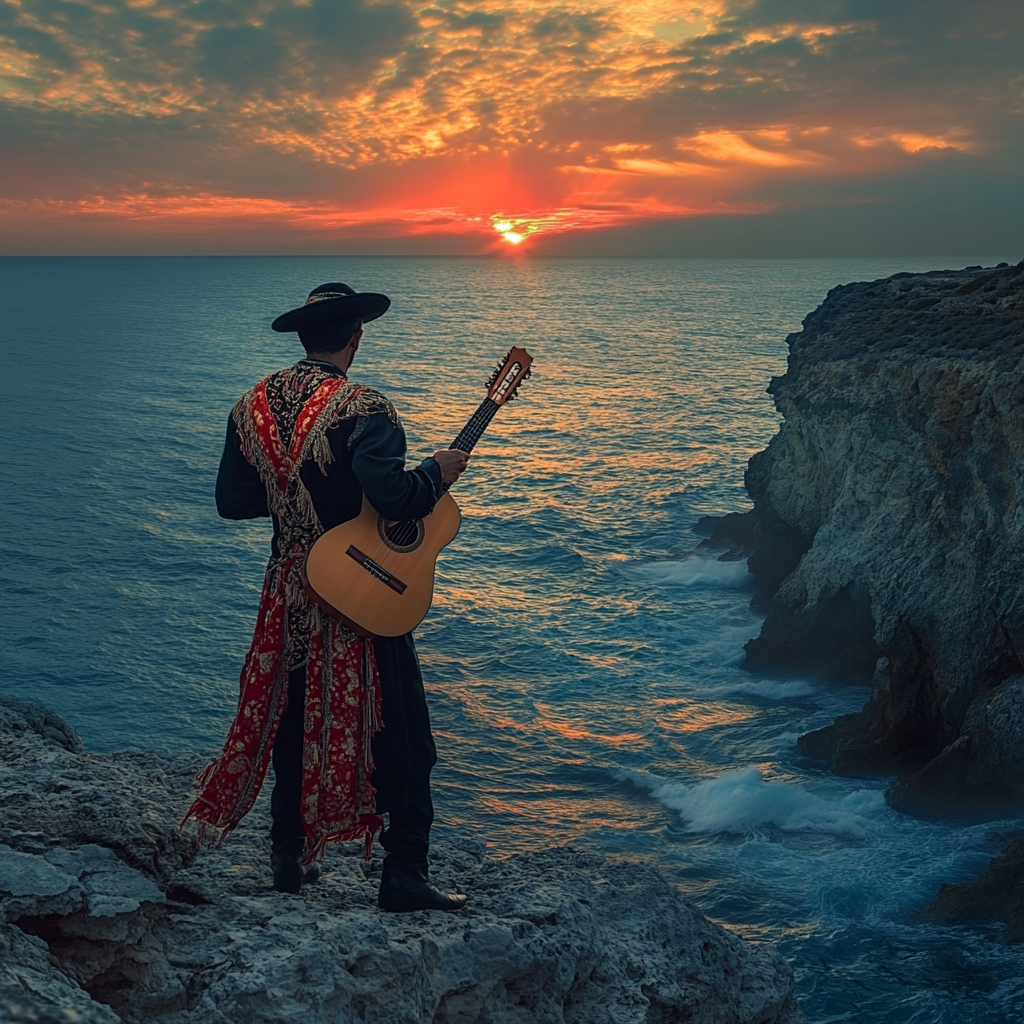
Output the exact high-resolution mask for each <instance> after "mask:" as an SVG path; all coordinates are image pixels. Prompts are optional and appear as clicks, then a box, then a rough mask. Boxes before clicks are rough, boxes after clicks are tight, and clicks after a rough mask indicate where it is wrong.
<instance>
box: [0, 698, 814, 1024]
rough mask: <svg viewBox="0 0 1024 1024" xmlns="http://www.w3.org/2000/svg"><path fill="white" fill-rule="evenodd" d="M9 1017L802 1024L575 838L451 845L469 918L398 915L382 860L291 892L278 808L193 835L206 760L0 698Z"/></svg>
mask: <svg viewBox="0 0 1024 1024" xmlns="http://www.w3.org/2000/svg"><path fill="white" fill-rule="evenodd" d="M0 750H2V757H0V797H2V799H0V1018H2V1019H3V1020H4V1021H5V1022H10V1024H29V1022H32V1024H118V1022H127V1024H290V1022H295V1024H299V1022H302V1024H355V1022H364V1021H365V1022H370V1021H373V1022H379V1024H418V1022H436V1024H472V1022H480V1024H511V1022H516V1024H543V1022H561V1024H564V1022H570V1024H572V1022H575V1024H627V1022H636V1024H640V1022H643V1024H658V1022H662V1024H669V1022H671V1021H679V1020H686V1021H691V1022H698V1024H716V1022H722V1024H725V1022H729V1024H774V1022H777V1024H797V1022H798V1021H800V1020H801V1019H802V1016H801V1014H800V1011H799V1009H798V1008H797V1007H796V1004H795V1002H794V999H793V995H792V986H793V976H792V971H791V969H790V968H789V966H788V965H787V964H786V963H785V961H783V960H782V958H781V957H780V956H779V955H778V954H777V953H776V952H775V951H774V950H772V949H770V948H766V947H762V946H750V945H746V944H745V943H744V942H743V941H742V940H741V939H740V938H739V937H738V936H736V935H734V934H733V933H732V932H729V931H727V930H726V929H724V928H722V927H721V926H719V925H717V924H714V923H713V922H711V921H709V920H708V919H707V918H705V917H704V915H703V914H701V912H700V911H699V910H698V909H697V908H696V907H694V906H693V904H691V903H690V902H689V901H688V900H687V899H686V898H685V897H683V896H682V894H681V893H680V892H679V891H678V890H677V889H676V888H675V887H674V886H673V885H671V884H670V883H669V882H667V881H666V880H665V879H664V878H663V877H662V876H661V874H660V873H659V872H658V871H657V870H656V869H655V868H654V867H653V866H652V865H650V864H648V863H643V862H636V861H629V860H616V859H610V858H606V857H603V856H600V855H596V854H594V853H591V852H587V851H584V850H579V849H572V848H568V847H564V848H558V849H551V850H540V851H537V852H536V853H530V854H523V855H518V856H513V857H509V858H507V859H504V860H493V859H490V858H488V857H487V856H486V854H485V851H484V850H483V849H482V848H481V847H480V846H479V845H478V844H477V845H475V844H472V843H460V844H455V843H448V844H441V845H439V846H438V848H437V849H435V850H434V851H433V852H432V855H433V856H434V857H435V858H436V863H435V864H434V867H433V872H434V874H435V877H436V878H437V879H438V881H439V883H442V884H449V883H455V882H456V881H457V882H458V883H460V884H461V885H462V886H464V887H465V888H466V891H467V892H469V893H471V895H472V900H471V903H470V906H469V907H467V908H466V910H465V911H462V912H460V913H458V914H436V913H435V914H431V913H425V912H424V913H417V914H383V913H381V912H379V911H378V910H377V909H376V906H375V894H376V882H377V878H378V877H379V873H380V861H379V860H377V859H375V860H373V861H371V862H369V863H368V864H367V863H366V862H364V861H363V860H362V857H361V854H360V852H359V850H358V849H357V848H356V847H357V846H358V844H354V845H352V846H349V847H345V848H342V847H331V848H329V851H328V856H327V858H326V861H325V874H324V877H323V878H322V879H321V881H320V882H318V883H317V884H316V885H314V886H310V887H308V888H304V889H303V891H302V893H301V894H300V895H298V896H289V895H284V894H279V893H275V892H273V890H272V889H271V887H270V878H269V853H268V850H267V842H268V840H267V818H268V809H267V807H266V799H265V795H264V798H263V799H262V800H261V802H260V803H258V804H257V806H256V808H255V809H254V810H253V812H252V813H251V814H250V815H249V817H248V818H247V819H246V821H244V822H243V823H242V826H241V827H240V828H239V829H238V830H237V831H236V832H235V833H233V834H232V835H231V836H230V837H229V838H228V839H227V840H226V841H225V842H224V843H222V844H221V845H219V846H216V847H213V848H203V849H200V850H197V847H196V843H195V838H194V834H183V833H180V832H179V831H178V820H179V819H180V817H181V814H182V812H183V810H184V808H185V807H187V806H188V803H189V800H190V794H191V792H192V782H193V776H194V774H195V772H196V771H197V769H198V768H200V767H201V766H202V764H203V763H204V762H205V760H206V759H205V758H204V757H202V756H197V755H182V756H172V755H168V754H159V753H155V752H152V751H144V750H131V751H122V752H118V753H113V754H106V755H95V754H89V753H88V752H86V751H85V750H84V749H83V747H82V744H81V742H80V740H79V739H78V737H77V735H76V734H75V732H74V730H73V729H72V728H71V727H70V726H69V725H68V724H67V723H66V722H64V721H63V720H62V719H60V718H59V717H58V716H56V715H53V714H51V713H50V712H48V711H46V710H45V709H43V708H40V707H37V706H35V705H32V704H26V703H23V702H18V701H11V700H6V699H4V698H0Z"/></svg>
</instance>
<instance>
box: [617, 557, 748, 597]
mask: <svg viewBox="0 0 1024 1024" xmlns="http://www.w3.org/2000/svg"><path fill="white" fill-rule="evenodd" d="M629 569H630V572H631V573H632V574H633V575H635V576H640V577H641V578H643V579H646V580H650V581H651V582H653V583H663V584H666V585H667V586H671V587H707V586H712V587H728V588H730V589H733V588H739V587H744V586H746V585H747V584H748V583H749V582H750V574H749V573H748V572H747V563H746V562H745V561H739V562H720V561H718V559H717V558H700V557H698V556H696V555H691V556H690V557H688V558H683V559H681V560H680V561H676V562H641V563H634V564H633V565H631V566H630V567H629Z"/></svg>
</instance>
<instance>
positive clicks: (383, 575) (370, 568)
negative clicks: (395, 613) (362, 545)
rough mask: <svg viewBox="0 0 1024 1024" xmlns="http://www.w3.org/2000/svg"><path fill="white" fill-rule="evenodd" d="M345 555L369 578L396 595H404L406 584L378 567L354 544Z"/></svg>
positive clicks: (382, 567) (381, 566)
mask: <svg viewBox="0 0 1024 1024" xmlns="http://www.w3.org/2000/svg"><path fill="white" fill-rule="evenodd" d="M345 554H346V555H348V557H349V558H351V559H353V560H355V561H356V562H358V563H359V564H360V565H361V566H362V567H363V568H364V569H365V570H366V571H367V572H368V573H369V574H370V575H371V576H373V577H375V578H376V579H378V580H380V581H381V583H383V584H385V585H386V586H389V587H390V588H391V589H392V590H393V591H394V592H395V593H396V594H404V593H405V591H406V589H407V588H408V584H405V583H403V582H402V581H401V580H400V579H399V578H398V577H397V576H394V575H392V574H391V573H390V572H388V571H387V569H385V568H384V566H383V565H379V564H378V563H377V562H375V561H374V560H373V559H372V558H370V556H369V555H366V554H364V553H363V552H362V551H360V550H359V548H357V547H356V546H355V544H349V546H348V551H346V552H345Z"/></svg>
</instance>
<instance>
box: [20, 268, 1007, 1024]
mask: <svg viewBox="0 0 1024 1024" xmlns="http://www.w3.org/2000/svg"><path fill="white" fill-rule="evenodd" d="M1016 255H1019V254H1012V253H1011V254H1002V255H998V256H994V257H993V256H987V257H979V256H977V255H973V256H972V255H959V256H955V255H954V256H949V257H944V258H924V257H902V258H897V257H886V258H877V259H873V258H870V259H869V258H845V259H738V258H736V259H682V258H680V259H675V258H652V259H641V258H623V259H619V258H593V259H591V258H530V257H528V256H525V257H521V258H511V257H510V258H483V257H481V258H449V257H436V258H424V257H387V258H377V257H373V258H370V257H337V258H333V257H315V258H304V257H237V258H235V257H223V258H217V257H210V258H207V257H180V258H179V257H152V258H32V259H22V258H5V259H2V260H0V365H2V368H3V372H2V375H0V414H2V425H3V430H2V445H0V502H2V536H0V573H2V586H0V593H2V595H3V602H2V604H3V614H2V617H0V638H2V658H0V673H2V674H0V690H2V692H4V693H5V694H7V695H9V696H14V697H17V698H22V699H27V700H32V701H36V702H39V703H41V704H44V705H46V706H47V707H49V708H51V709H53V710H54V711H56V712H58V713H59V714H61V715H63V716H65V717H66V718H67V719H68V720H69V721H70V722H71V723H72V724H73V725H74V726H75V727H76V728H77V729H78V730H79V732H80V733H81V735H82V737H83V739H84V741H85V744H86V746H87V747H88V749H90V750H92V751H110V750H116V749H121V748H125V747H158V748H162V749H165V750H169V751H185V750H196V751H204V752H208V753H210V754H212V753H213V752H215V751H216V750H218V749H219V747H220V745H221V743H222V742H223V738H224V735H225V732H226V729H227V727H228V724H229V722H230V720H231V717H232V713H233V711H234V705H235V701H236V699H237V686H238V673H239V669H240V666H241V662H242V658H243V656H244V654H245V651H246V649H247V646H248V642H249V638H250V636H251V632H252V627H253V621H254V615H255V612H256V608H257V603H258V598H259V592H260V586H261V582H262V575H263V567H264V563H265V560H266V557H267V554H268V542H269V535H270V529H269V522H268V521H267V520H253V521H248V522H227V521H223V520H220V519H219V518H218V517H217V513H216V509H215V507H214V501H213V489H214V480H215V478H216V473H217V465H218V461H219V458H220V452H221V449H222V445H223V441H224V431H225V424H226V422H227V417H228V413H229V410H230V409H231V406H232V404H233V403H234V401H235V400H236V398H237V397H238V396H239V395H240V394H241V393H242V392H243V391H245V390H246V389H248V388H249V387H251V386H252V385H253V384H255V383H256V382H257V381H258V380H260V378H262V377H263V376H265V375H266V374H268V373H271V372H272V371H274V370H277V369H279V368H281V367H284V366H287V365H289V364H291V363H292V362H294V361H295V360H297V359H298V358H300V356H301V352H300V349H299V347H298V342H297V339H296V337H295V336H294V335H280V334H275V333H274V332H272V331H271V330H270V322H271V320H272V319H273V318H274V317H275V316H277V315H278V314H280V313H282V312H285V311H286V310H288V309H291V308H293V307H295V306H298V305H301V304H302V302H303V301H304V299H305V296H306V294H307V292H308V291H309V290H310V289H311V288H313V287H314V286H315V285H318V284H321V283H323V282H328V281H344V282H346V283H348V284H350V285H351V286H352V287H354V288H356V289H357V290H362V291H383V292H385V293H387V294H388V295H390V296H391V297H392V300H393V305H392V307H391V310H390V312H389V313H388V314H387V315H386V316H385V317H384V318H382V319H381V320H379V321H376V322H374V323H371V324H369V325H368V326H367V329H366V335H365V338H364V341H363V344H362V345H361V347H360V349H359V352H358V354H357V357H356V362H355V365H354V366H353V370H352V376H353V377H354V378H355V379H357V380H359V381H362V382H365V383H367V384H371V385H373V386H375V387H377V388H379V389H381V390H382V391H384V392H385V393H386V394H388V395H389V396H390V397H391V398H392V400H393V401H394V402H395V404H396V406H397V407H398V409H399V411H400V413H401V416H402V419H403V421H404V425H405V430H406V434H407V437H408V440H409V456H410V460H412V461H418V460H419V459H421V458H423V457H425V456H427V455H429V454H430V453H431V452H433V451H434V450H436V449H437V448H440V447H446V446H447V444H448V443H450V441H451V440H452V439H454V437H455V435H456V434H457V433H458V431H459V429H460V427H461V426H462V424H463V423H464V422H465V420H466V419H467V418H468V417H469V416H470V415H471V413H472V412H473V411H474V410H475V409H476V407H477V405H478V404H479V403H480V401H481V400H482V399H483V397H484V394H485V381H486V380H487V378H488V376H489V374H490V372H491V370H492V368H493V367H494V365H495V363H496V362H497V361H498V360H499V358H500V357H501V356H502V355H503V354H504V353H505V352H506V351H507V350H508V349H509V347H510V346H512V345H518V346H521V347H525V348H526V349H527V350H528V351H529V352H530V353H531V354H532V355H533V357H534V360H535V362H534V372H533V375H532V377H531V379H529V380H528V381H526V382H525V384H524V385H523V386H522V388H521V390H520V394H519V397H518V399H517V400H516V401H515V402H512V403H510V404H508V405H507V406H505V407H503V408H502V409H501V410H500V411H499V413H498V415H497V417H496V418H495V420H494V422H493V423H492V424H491V426H490V428H489V429H488V431H487V432H486V434H485V435H484V437H483V439H482V440H481V442H480V443H479V444H478V446H477V448H476V452H475V454H474V456H473V459H472V461H471V463H470V468H469V470H468V471H467V472H466V474H465V475H464V477H463V478H462V479H461V480H460V481H459V482H458V484H457V485H456V487H455V488H454V490H453V492H452V493H453V495H454V496H455V497H456V499H457V501H458V502H459V504H460V506H461V508H462V514H463V523H462V529H461V531H460V532H459V534H458V536H457V537H456V538H455V540H454V541H453V542H452V544H451V545H450V546H449V547H448V548H447V549H445V551H444V552H443V554H442V556H441V558H440V560H439V562H438V572H437V581H436V594H435V599H434V604H433V607H432V609H431V611H430V613H429V615H428V616H427V618H426V620H425V621H424V622H423V624H422V625H421V626H420V627H419V628H418V630H417V632H416V636H417V646H418V650H419V656H420V660H421V663H422V666H423V673H424V677H425V680H426V686H427V690H428V694H429V701H430V707H431V714H432V720H433V726H434V731H435V734H436V738H437V744H438V748H439V752H440V762H439V764H438V766H437V768H436V769H435V774H434V794H435V803H436V805H437V810H438V821H437V824H436V826H435V835H436V836H438V837H440V838H445V839H454V840H458V839H460V838H462V837H466V838H469V839H473V840H478V841H482V842H484V843H486V844H487V846H488V847H489V850H490V852H491V854H492V855H494V856H507V855H511V854H515V853H518V852H522V851H530V850H536V849H538V848H545V847H549V846H553V845H557V844H564V843H572V844H576V845H578V846H582V847H586V848H590V849H594V850H599V851H603V852H605V853H607V854H610V855H612V856H616V857H631V858H642V859H645V860H648V861H652V862H654V863H656V864H658V865H659V866H660V867H661V869H662V870H663V871H664V872H665V873H666V875H667V876H668V877H670V878H671V879H672V880H673V881H674V882H675V883H676V884H677V885H678V886H679V888H680V889H681V890H682V891H683V892H684V893H685V894H686V895H687V896H689V897H690V898H691V899H692V900H693V901H694V902H695V903H696V904H697V905H698V906H699V907H700V908H701V909H702V910H703V911H704V912H705V913H706V914H707V915H708V916H709V917H711V918H712V919H714V920H715V921H719V922H721V923H722V924H724V925H726V926H727V927H729V928H731V929H734V930H735V931H736V932H737V933H739V934H740V935H741V936H743V937H744V938H745V939H747V940H748V941H750V942H755V943H773V944H775V945H776V946H777V948H778V949H779V950H780V951H781V953H782V954H783V955H784V956H785V957H786V959H787V960H788V961H789V962H790V963H791V964H792V966H793V968H794V970H795V973H796V992H797V995H798V998H799V1000H800V1002H801V1004H802V1006H803V1008H804V1011H805V1013H806V1015H807V1018H808V1020H809V1021H810V1022H812V1024H826V1022H828V1024H838V1022H856V1024H883V1022H885V1024H939V1022H942V1024H954V1022H964V1024H968V1022H969V1024H1009V1022H1020V1021H1024V949H1022V947H1020V946H1009V945H1006V944H1004V943H1003V942H1002V941H1001V927H1000V926H991V927H989V926H985V925H972V926H970V927H968V926H958V927H946V926H939V925H935V924H926V923H922V922H921V921H920V920H918V914H919V912H920V911H921V910H922V909H923V908H924V907H925V906H926V905H927V904H928V903H929V901H931V900H932V899H933V898H934V896H935V895H936V893H937V891H938V888H939V886H940V885H941V884H942V883H944V882H958V881H962V880H964V879H967V878H970V877H972V876H974V875H976V874H977V873H980V872H981V871H982V870H984V868H985V867H986V866H987V863H988V860H989V858H990V857H991V856H993V854H994V853H995V852H996V850H997V848H998V847H997V841H998V836H999V835H1000V834H1001V833H1005V832H1007V831H1009V830H1010V829H1011V828H1013V827H1020V826H1021V824H1022V823H1021V822H1013V821H997V822H989V823H985V824H973V825H970V824H964V823H957V822H926V821H917V820H915V819H913V818H910V817H906V816H904V815H902V814H897V813H895V812H894V811H893V810H891V809H890V808H889V807H888V806H887V804H886V801H885V796H884V792H885V789H886V787H887V786H888V785H890V784H891V782H892V779H890V778H882V777H866V778H838V777H836V776H834V775H832V774H831V773H829V772H828V771H827V770H826V769H825V768H824V766H822V765H821V764H819V763H815V762H812V761H808V760H806V759H804V758H802V757H800V756H799V755H798V754H797V751H796V739H797V737H798V736H799V735H800V734H801V733H804V732H806V731H808V730H810V729H814V728H816V727H818V726H821V725H824V724H826V723H828V722H830V721H832V719H833V718H835V716H837V715H839V714H843V713H846V712H849V711H854V710H856V709H858V708H859V707H860V706H861V705H862V704H863V702H864V700H865V699H866V697H867V691H866V689H865V688H862V687H857V686H842V687H834V686H823V685H819V684H817V683H815V682H814V681H813V680H810V679H804V678H800V677H798V676H793V677H786V678H767V677H764V676H761V675H758V674H756V673H751V672H748V671H746V670H745V669H744V668H743V645H744V643H745V642H746V641H747V640H748V639H750V638H751V637H753V636H756V635H757V633H758V630H759V629H760V620H759V618H758V617H757V616H756V615H754V614H752V613H751V611H750V610H749V607H748V605H749V602H750V598H751V596H752V591H751V584H750V577H749V575H748V573H747V571H746V565H745V563H744V562H742V561H719V560H717V559H716V558H715V557H714V556H711V557H708V556H705V555H700V554H695V553H694V549H695V548H696V546H697V544H698V543H699V542H700V539H701V538H700V537H699V536H697V535H696V534H695V533H694V532H693V527H694V525H695V524H696V523H697V521H698V520H699V519H700V518H701V517H702V516H708V515H719V514H723V513H726V512H736V511H742V510H745V509H748V508H749V507H750V501H749V499H748V496H747V494H746V491H745V490H744V487H743V473H744V469H745V467H746V463H747V460H748V459H749V458H750V456H751V455H752V454H753V453H755V452H757V451H758V450H760V449H762V448H764V447H765V445H766V444H767V443H768V441H769V440H770V439H771V437H772V435H773V434H774V433H775V432H776V430H777V429H778V425H779V422H780V418H779V415H778V413H777V412H776V411H775V408H774V406H773V403H772V400H771V398H770V397H769V396H768V395H767V394H766V393H765V389H766V387H767V386H768V383H769V381H770V380H771V378H772V376H773V375H778V374H782V373H784V372H785V369H786V355H787V349H786V336H787V334H789V333H790V332H792V331H797V330H799V329H800V323H801V319H802V318H803V317H804V316H805V315H806V314H807V313H808V312H810V311H811V310H813V309H814V308H815V307H816V306H817V305H818V304H819V303H820V302H821V301H822V300H823V299H824V297H825V294H826V293H827V292H828V290H829V289H830V288H832V287H833V286H835V285H837V284H841V283H846V282H850V281H858V280H873V279H876V278H879V277H884V276H887V275H889V274H892V273H896V272H898V271H924V270H932V269H940V268H944V267H963V266H966V265H975V264H980V265H983V266H989V265H993V264H994V263H996V262H998V261H999V260H1003V259H1010V257H1011V256H1016Z"/></svg>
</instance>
